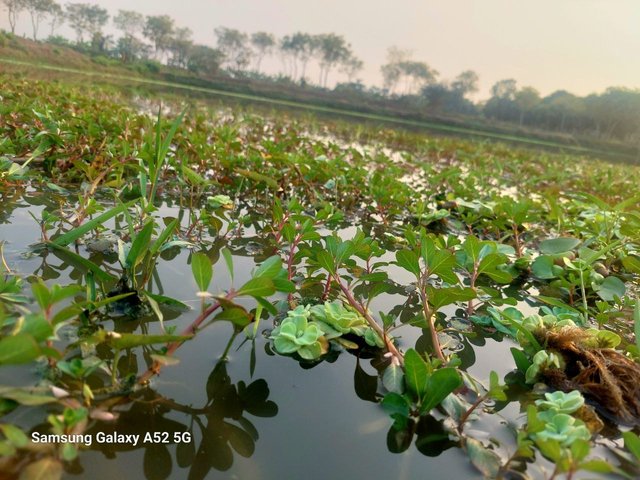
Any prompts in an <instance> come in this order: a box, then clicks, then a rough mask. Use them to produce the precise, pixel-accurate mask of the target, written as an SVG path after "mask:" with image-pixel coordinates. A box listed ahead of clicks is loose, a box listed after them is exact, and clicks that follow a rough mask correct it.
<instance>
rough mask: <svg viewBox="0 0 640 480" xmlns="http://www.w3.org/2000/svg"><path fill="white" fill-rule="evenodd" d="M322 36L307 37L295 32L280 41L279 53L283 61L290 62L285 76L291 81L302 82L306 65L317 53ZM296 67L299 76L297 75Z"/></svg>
mask: <svg viewBox="0 0 640 480" xmlns="http://www.w3.org/2000/svg"><path fill="white" fill-rule="evenodd" d="M321 39H322V35H315V36H312V35H309V34H308V33H302V32H296V33H294V34H293V35H286V36H285V37H283V38H282V40H281V41H280V51H281V53H282V55H283V57H284V58H285V59H288V60H289V62H290V68H289V69H288V70H289V71H288V72H287V74H288V75H289V76H291V78H293V79H300V80H303V79H304V78H305V76H306V74H307V65H308V63H309V60H310V59H311V58H312V57H313V55H314V54H316V53H318V49H319V47H320V42H321ZM298 66H300V67H301V68H300V74H299V75H298Z"/></svg>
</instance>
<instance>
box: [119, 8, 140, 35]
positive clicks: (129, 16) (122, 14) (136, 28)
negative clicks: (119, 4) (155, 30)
mask: <svg viewBox="0 0 640 480" xmlns="http://www.w3.org/2000/svg"><path fill="white" fill-rule="evenodd" d="M113 24H114V25H115V26H116V28H117V29H118V30H120V31H121V32H122V33H123V34H124V36H125V37H135V36H136V34H137V33H138V32H141V31H142V29H143V28H144V15H142V14H141V13H138V12H134V11H132V10H118V14H117V15H116V16H115V17H113Z"/></svg>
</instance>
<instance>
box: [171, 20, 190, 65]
mask: <svg viewBox="0 0 640 480" xmlns="http://www.w3.org/2000/svg"><path fill="white" fill-rule="evenodd" d="M192 35H193V32H192V31H191V29H190V28H186V27H185V28H176V29H175V31H174V33H173V36H172V37H171V40H169V47H168V50H169V52H171V58H170V59H169V61H168V63H169V65H172V66H174V67H180V68H187V61H188V59H189V50H191V47H192V46H193V41H192V40H191V36H192Z"/></svg>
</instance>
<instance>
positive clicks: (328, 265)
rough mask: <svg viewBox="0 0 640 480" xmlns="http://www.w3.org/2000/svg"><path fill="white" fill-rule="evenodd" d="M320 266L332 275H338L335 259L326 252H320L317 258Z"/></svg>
mask: <svg viewBox="0 0 640 480" xmlns="http://www.w3.org/2000/svg"><path fill="white" fill-rule="evenodd" d="M316 259H317V260H318V264H319V265H320V266H321V267H322V268H324V269H325V270H326V271H327V272H329V273H330V274H331V275H335V274H336V264H335V260H334V258H333V257H332V256H331V254H330V253H329V252H327V251H326V250H320V251H319V252H318V254H317V256H316Z"/></svg>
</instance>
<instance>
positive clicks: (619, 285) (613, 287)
mask: <svg viewBox="0 0 640 480" xmlns="http://www.w3.org/2000/svg"><path fill="white" fill-rule="evenodd" d="M594 289H595V287H594ZM626 291H627V288H626V287H625V285H624V282H623V281H622V280H620V279H619V278H618V277H613V276H612V277H607V278H605V279H604V281H603V282H602V283H601V284H600V285H598V286H597V289H596V293H597V294H598V296H599V297H600V298H601V299H602V300H604V301H605V302H612V301H613V300H614V299H615V297H618V298H622V297H623V296H624V294H625V292H626Z"/></svg>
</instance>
